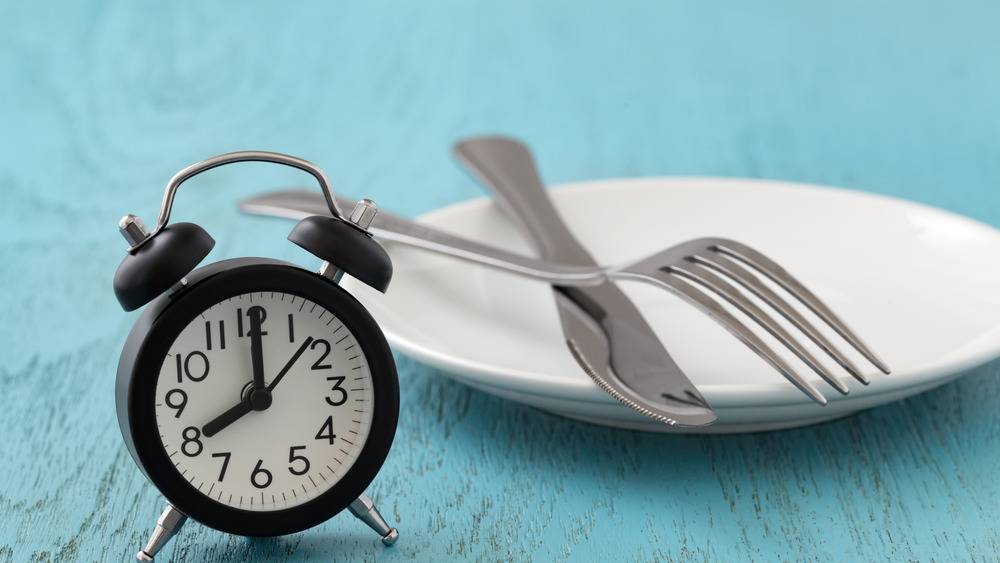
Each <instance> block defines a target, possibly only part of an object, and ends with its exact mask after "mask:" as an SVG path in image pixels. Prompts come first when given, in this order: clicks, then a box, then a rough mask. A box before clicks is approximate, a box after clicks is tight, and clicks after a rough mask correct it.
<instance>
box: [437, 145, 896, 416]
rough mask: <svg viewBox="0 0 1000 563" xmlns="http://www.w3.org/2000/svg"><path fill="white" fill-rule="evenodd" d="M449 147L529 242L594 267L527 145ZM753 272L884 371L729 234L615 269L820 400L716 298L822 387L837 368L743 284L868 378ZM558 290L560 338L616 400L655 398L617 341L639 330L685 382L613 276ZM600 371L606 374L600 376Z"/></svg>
mask: <svg viewBox="0 0 1000 563" xmlns="http://www.w3.org/2000/svg"><path fill="white" fill-rule="evenodd" d="M454 153H455V155H456V157H457V158H458V160H459V161H460V162H461V163H462V164H464V165H465V166H466V168H467V169H469V170H470V171H471V172H472V174H473V175H474V176H476V177H477V178H478V179H479V180H480V181H481V182H483V184H485V185H486V186H487V187H488V188H490V190H491V191H492V192H493V194H494V196H495V197H496V198H497V200H498V201H499V202H500V203H501V205H502V206H503V207H504V208H505V210H506V211H507V213H508V215H509V216H510V217H511V218H512V219H514V220H515V222H517V223H519V224H520V226H521V228H522V230H523V231H524V232H525V233H527V234H528V235H529V237H530V238H531V239H532V240H533V242H535V244H536V246H537V247H538V250H539V253H540V254H541V255H542V257H543V258H546V259H549V260H553V261H559V262H567V263H571V264H579V265H596V262H595V261H594V259H593V258H592V257H591V256H590V255H589V253H587V251H586V249H585V248H583V246H582V245H580V243H579V242H577V240H576V238H575V237H574V236H573V234H572V232H570V230H569V228H568V227H567V226H566V225H565V224H564V223H563V221H562V219H561V218H560V216H559V214H558V212H557V211H556V209H555V207H554V206H553V205H552V203H551V201H550V200H549V198H548V195H547V193H546V191H545V188H544V186H543V185H542V181H541V179H540V177H539V174H538V171H537V168H536V166H535V163H534V159H533V158H532V156H531V152H530V151H529V150H528V148H527V147H526V146H525V145H524V144H522V143H521V142H519V141H517V140H515V139H510V138H505V137H496V136H486V137H475V138H470V139H466V140H463V141H461V142H459V143H458V144H456V145H455V148H454ZM748 267H749V268H748ZM753 271H756V272H757V273H759V274H762V275H764V276H765V277H767V278H769V279H771V280H772V281H774V282H775V283H777V284H778V285H779V286H780V287H781V288H782V289H784V290H785V292H786V293H788V294H789V295H790V296H792V297H793V298H795V299H797V300H799V301H801V302H802V303H803V304H804V305H805V306H806V307H808V308H809V309H810V310H811V311H812V312H813V313H815V315H816V316H817V317H819V318H820V319H821V320H822V321H823V322H825V323H826V324H828V325H829V326H831V327H832V328H833V329H834V330H835V331H836V332H837V333H838V334H839V335H840V336H841V337H842V338H843V339H844V340H846V341H847V342H848V343H849V344H850V345H851V346H852V347H854V348H855V349H856V350H857V351H859V352H860V353H861V354H862V355H863V356H864V357H865V358H866V359H867V360H868V361H870V362H872V363H873V364H874V365H875V366H876V367H877V368H878V369H879V370H881V371H883V372H885V373H889V368H888V366H887V365H886V364H885V362H883V361H882V360H881V359H879V358H878V356H876V355H875V353H874V352H872V351H871V349H870V348H868V346H866V345H865V344H864V343H863V342H862V341H861V339H860V338H859V337H858V336H857V335H856V334H855V333H854V332H853V331H852V330H851V329H850V328H848V326H847V325H846V323H844V322H843V321H842V320H841V319H839V318H838V317H837V316H836V315H835V314H834V313H833V312H832V311H831V310H830V309H829V307H827V306H826V305H825V304H824V303H823V302H822V301H820V300H819V299H818V298H817V297H816V296H815V295H814V294H813V293H812V292H810V291H809V290H808V289H806V288H805V286H803V285H802V284H801V283H800V282H799V281H798V280H796V279H795V278H794V277H793V276H791V275H790V274H789V273H788V272H787V271H786V270H785V269H784V268H782V267H781V266H779V265H778V264H776V263H775V262H774V261H773V260H770V259H769V258H767V257H766V256H764V255H763V254H761V253H760V252H758V251H756V250H753V249H752V248H750V247H748V246H746V245H744V244H741V243H738V242H736V241H732V240H726V239H719V238H703V239H697V240H693V241H689V242H686V243H683V244H680V245H678V246H675V247H673V248H670V249H668V250H666V251H663V252H660V253H657V254H656V255H654V256H653V257H650V258H649V259H643V260H640V261H638V262H635V263H633V264H630V265H629V266H628V267H626V268H624V269H623V270H622V271H621V272H619V275H621V276H622V277H625V276H626V275H627V274H625V272H642V273H643V274H644V275H647V276H651V277H654V278H656V280H657V281H658V282H659V283H660V284H662V285H663V286H664V287H666V288H667V289H669V290H671V291H673V292H674V293H676V294H677V295H679V296H680V297H682V298H684V299H685V300H687V301H688V302H689V303H691V304H692V305H694V306H696V307H698V308H699V309H701V310H702V311H703V312H705V313H707V314H708V315H709V316H711V317H712V318H713V319H715V320H716V321H717V322H719V323H721V324H722V326H723V327H725V328H726V329H727V330H728V331H729V332H730V333H732V334H733V335H734V336H736V337H737V338H739V339H740V340H741V341H742V342H743V343H744V344H745V345H747V346H748V347H750V348H751V349H752V350H753V351H754V352H756V353H757V354H758V355H759V356H760V357H761V358H763V359H764V360H765V361H767V362H768V363H769V364H771V366H772V367H774V368H775V369H777V370H778V371H779V372H780V373H781V374H782V375H784V376H785V377H786V378H788V379H789V380H790V381H791V382H792V383H794V384H795V385H796V386H797V387H798V388H799V389H800V390H802V391H803V392H804V393H806V394H807V395H809V396H810V397H811V398H812V399H813V400H815V401H816V402H818V403H820V404H825V403H826V399H825V397H823V395H822V393H820V392H819V390H817V389H816V388H815V386H813V385H812V384H810V383H809V382H808V381H807V380H806V379H805V378H803V377H802V376H801V375H799V374H797V373H796V372H795V370H793V369H792V368H791V366H790V365H789V364H788V363H787V362H786V361H785V360H784V359H783V358H782V357H781V356H780V355H778V354H777V353H775V352H774V351H773V350H772V349H771V348H770V347H769V346H768V345H766V344H765V343H764V342H763V341H762V340H761V339H760V338H758V337H757V336H756V335H755V334H754V333H753V331H751V330H750V329H749V327H748V326H746V324H745V323H743V322H741V321H739V320H737V319H736V317H734V316H733V315H731V314H729V313H728V312H727V311H726V310H725V309H724V308H722V307H721V306H720V304H719V302H718V301H716V299H721V300H722V301H724V302H727V303H729V304H730V305H731V306H733V307H734V308H736V309H737V310H739V311H740V312H741V313H743V314H744V315H746V316H747V317H749V318H750V319H752V320H753V321H754V322H756V323H757V324H759V325H760V326H761V327H763V328H764V329H765V330H766V331H767V332H769V333H770V334H771V335H772V336H773V337H774V338H775V339H777V340H778V341H779V342H780V343H781V344H782V345H784V346H785V347H786V348H788V349H789V350H791V351H792V352H793V353H794V354H795V355H796V356H798V357H799V359H801V360H802V361H803V362H805V364H806V365H808V366H809V367H810V368H811V369H812V370H813V371H815V372H816V373H817V374H818V375H819V376H820V377H821V378H822V379H823V380H824V381H826V382H827V383H828V384H829V385H831V386H832V387H834V388H835V389H837V391H839V392H841V393H843V394H847V392H848V388H847V386H846V385H845V384H844V383H843V382H841V381H840V380H839V379H838V378H837V376H836V374H834V373H833V372H831V371H830V370H828V369H826V368H825V367H824V366H823V364H822V363H821V362H820V361H819V360H817V359H816V358H815V357H814V356H813V354H811V353H810V352H809V351H808V350H807V349H806V347H804V346H803V345H802V343H801V342H800V341H799V340H798V339H797V338H796V337H794V336H793V335H792V334H790V333H789V332H788V331H787V330H785V329H784V328H783V327H782V326H781V324H779V323H778V322H776V321H775V319H774V318H773V314H772V313H768V312H766V311H765V310H764V309H763V308H761V307H760V306H758V305H757V304H755V303H754V301H753V300H751V299H748V298H747V296H746V295H744V293H743V292H741V291H740V290H739V289H738V288H743V290H745V291H746V292H748V293H749V294H752V295H753V296H755V297H756V298H757V299H759V300H760V301H761V302H763V304H764V305H765V306H766V307H768V308H770V309H772V310H773V311H775V312H777V313H779V314H780V315H781V316H783V317H785V318H786V319H787V320H788V321H789V322H790V323H791V324H792V325H793V326H794V327H795V328H796V329H797V330H798V331H800V332H802V333H803V334H804V335H805V336H807V337H808V338H809V339H810V340H812V341H813V342H814V343H815V344H816V345H817V346H819V348H820V349H821V350H822V351H823V352H825V353H826V354H827V355H829V356H830V357H831V358H832V359H833V360H834V361H836V362H837V364H839V365H840V366H841V367H842V368H843V369H844V370H846V371H847V372H848V373H850V374H851V375H852V376H853V377H854V378H855V379H857V380H859V381H861V382H862V383H864V384H868V383H869V379H868V377H867V376H866V375H865V374H864V373H863V372H862V371H861V370H860V369H858V368H857V366H855V365H854V364H853V362H851V361H850V359H849V358H848V357H847V355H845V354H843V353H842V352H841V351H840V350H838V349H837V347H836V346H835V345H834V344H833V343H832V342H830V340H829V339H828V338H826V336H824V335H823V333H822V332H821V331H819V330H818V329H817V328H816V327H815V326H814V325H813V324H812V323H811V322H809V321H808V320H807V319H806V318H805V317H804V316H803V315H802V314H800V313H799V312H798V311H797V310H796V309H795V308H794V307H793V306H791V305H790V304H789V303H788V301H787V300H786V299H784V298H782V297H781V296H779V295H778V293H777V292H775V291H773V290H771V289H770V288H769V287H768V286H767V285H766V284H765V283H762V282H761V280H760V279H759V278H758V277H757V276H756V275H755V274H754V273H752V272H753ZM713 297H714V299H713ZM556 298H557V303H558V305H559V308H560V316H561V319H562V322H563V330H564V332H565V334H566V338H567V344H568V345H569V347H570V349H571V351H572V352H573V356H574V357H575V358H576V359H577V361H578V362H579V363H580V365H581V367H583V369H584V371H586V372H587V373H588V374H589V375H590V376H591V377H592V378H593V379H594V380H595V381H596V382H597V384H598V385H600V386H601V387H602V388H607V387H611V388H612V390H611V391H609V392H612V391H614V392H612V395H615V393H619V394H622V395H624V396H625V397H624V399H626V400H623V399H622V398H619V400H621V401H622V402H623V403H625V404H626V405H629V406H632V405H631V404H629V402H628V401H627V400H636V397H633V396H630V392H631V391H635V392H637V393H638V394H640V395H643V396H645V397H646V398H647V399H655V395H653V396H651V395H650V394H649V393H648V390H647V389H646V388H644V387H643V386H637V385H634V382H635V380H636V377H635V376H634V375H633V374H634V373H636V372H638V371H639V370H640V369H641V368H640V367H638V366H637V361H636V359H635V357H636V356H635V355H634V352H635V350H629V349H626V348H624V346H625V345H622V344H618V342H619V341H628V340H629V339H630V338H634V336H633V335H634V334H635V333H636V332H639V333H642V334H643V337H642V338H641V339H639V342H641V343H643V344H644V345H646V346H648V347H649V350H648V351H647V353H649V354H654V353H655V354H659V355H660V357H661V358H662V362H663V363H664V365H666V366H667V367H668V368H669V369H668V370H666V371H665V372H664V373H663V374H662V377H664V378H672V379H675V378H678V377H680V378H683V379H681V380H680V383H679V385H690V382H689V381H688V380H687V378H684V377H683V374H680V370H679V369H677V368H676V365H675V364H674V363H673V361H672V360H671V359H670V358H669V355H668V354H667V352H666V350H664V349H663V348H662V346H658V350H657V349H656V347H653V346H652V343H653V342H655V343H656V344H657V345H658V344H659V342H658V340H656V339H655V338H653V339H650V338H648V337H646V336H645V335H646V334H647V333H648V332H651V330H650V329H649V327H648V325H646V324H645V323H644V322H641V315H640V316H639V319H638V320H636V315H638V311H637V310H636V309H635V307H634V306H633V305H632V303H631V302H630V301H629V300H628V299H627V298H626V297H625V296H624V295H623V294H621V293H620V292H618V291H617V290H615V289H613V284H611V283H610V282H608V283H606V284H604V285H601V286H593V287H576V288H559V287H556ZM579 309H583V310H584V311H586V313H588V314H589V316H590V317H591V318H592V319H595V320H597V323H598V325H599V328H601V329H603V331H604V337H605V338H604V340H605V341H606V343H607V344H608V345H610V350H608V349H607V347H605V348H604V349H601V347H600V342H598V341H599V340H601V339H599V338H598V339H593V338H592V337H591V336H590V335H589V334H584V333H585V332H590V331H596V330H598V327H597V326H595V325H594V324H593V323H591V324H589V325H587V324H586V323H581V322H578V317H580V315H579ZM622 319H625V321H622ZM623 323H629V326H627V327H625V326H623ZM591 341H593V342H594V344H593V347H591V348H585V347H583V346H582V345H583V343H586V342H591ZM654 350H655V351H654ZM609 352H610V358H609V357H608V354H609ZM630 352H631V353H630ZM591 357H593V358H597V359H599V360H601V361H602V362H601V363H598V364H597V365H595V364H594V362H593V361H591V360H590V358H591ZM604 360H610V366H604V365H602V363H603V361H604ZM602 373H603V374H606V375H607V376H608V377H602ZM606 390H607V389H606ZM632 407H633V408H635V407H634V406H632ZM637 410H638V409H637Z"/></svg>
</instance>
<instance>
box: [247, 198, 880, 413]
mask: <svg viewBox="0 0 1000 563" xmlns="http://www.w3.org/2000/svg"><path fill="white" fill-rule="evenodd" d="M337 200H338V203H339V205H340V207H341V208H345V209H353V207H354V202H352V201H351V200H349V199H347V198H343V197H341V196H337ZM240 209H242V210H243V211H245V212H248V213H256V214H261V215H272V216H280V217H288V218H292V219H301V218H303V217H307V216H309V215H329V214H330V211H329V207H328V206H327V203H326V201H325V200H324V199H323V195H322V194H320V193H317V192H316V191H315V190H283V191H278V192H272V193H268V194H264V195H261V196H256V197H253V198H250V199H246V200H244V201H242V202H240ZM369 231H371V232H372V234H374V235H375V236H377V237H379V238H382V239H385V240H391V241H395V242H399V243H403V244H406V245H409V246H414V247H419V248H423V249H425V250H432V251H434V252H438V253H442V254H446V255H449V256H453V257H456V258H461V259H463V260H468V261H471V262H476V263H478V264H483V265H486V266H490V267H493V268H497V269H501V270H506V271H509V272H513V273H517V274H520V275H523V276H528V277H531V278H535V279H539V280H543V281H546V282H549V283H550V284H556V285H562V286H590V285H599V284H602V283H606V282H608V281H638V282H643V283H647V284H652V285H654V286H657V287H660V288H663V289H666V290H668V291H670V292H671V293H674V294H676V295H678V296H679V297H681V298H682V299H684V300H685V301H687V302H688V303H690V304H692V305H694V306H695V307H697V308H698V309H700V310H701V311H703V312H704V313H706V314H708V315H709V317H711V318H712V319H713V320H715V321H716V322H718V323H720V324H721V325H722V326H723V327H724V328H725V329H726V330H728V331H729V332H730V333H731V334H732V335H733V336H735V337H736V338H738V339H739V340H740V341H741V342H743V344H744V345H746V346H747V347H748V348H750V349H751V350H753V351H754V352H755V353H757V355H759V356H760V357H761V358H762V359H763V360H764V361H766V362H767V363H768V364H770V365H771V366H772V367H774V368H775V369H776V370H777V371H778V372H779V373H781V374H782V375H783V376H784V377H785V378H786V379H788V380H789V381H791V382H792V383H793V384H794V385H795V386H796V387H798V388H799V389H800V390H802V392H804V393H805V394H806V395H808V396H809V397H811V398H812V399H813V400H814V401H816V402H817V403H820V404H826V402H827V401H826V398H825V397H824V396H823V394H822V393H820V391H819V390H818V389H816V387H815V386H814V385H812V384H811V383H810V382H809V381H808V380H807V379H806V378H805V377H803V376H802V375H801V374H799V373H798V372H797V370H795V369H794V368H793V367H792V366H791V365H790V364H789V363H788V362H787V361H786V360H785V359H784V358H783V357H782V356H781V355H780V354H778V353H777V352H776V351H775V350H774V349H773V348H772V347H771V346H769V345H768V344H767V343H766V342H765V341H764V340H763V339H761V338H760V337H759V336H758V335H757V334H756V333H755V332H754V331H753V330H752V329H751V328H750V327H749V326H748V324H747V323H746V322H745V321H743V320H740V319H739V318H737V316H736V315H733V314H732V313H730V312H729V311H728V310H727V309H726V307H725V306H724V305H723V304H722V302H726V303H729V304H730V305H732V306H733V307H734V308H736V309H737V310H738V311H740V312H742V313H743V315H744V316H746V317H748V318H749V319H750V320H751V321H752V322H754V323H756V324H758V325H760V326H761V327H763V328H764V329H765V330H767V331H768V332H769V333H770V334H771V335H773V336H774V337H775V339H776V340H777V341H778V342H779V343H781V344H782V345H783V346H784V347H786V348H787V349H789V350H791V351H792V352H793V353H794V354H795V355H796V356H798V357H799V358H800V359H802V360H803V362H805V363H806V365H808V366H809V367H810V368H812V369H813V370H814V371H816V372H817V373H818V374H819V376H820V377H821V378H822V379H823V380H824V381H826V382H828V383H829V384H830V385H831V386H833V387H834V388H835V389H837V390H838V391H839V392H841V393H843V394H846V393H847V392H848V388H847V386H846V385H844V384H843V382H841V381H840V380H839V379H838V378H837V377H836V375H835V374H834V373H833V372H831V371H830V370H828V369H826V368H825V367H824V366H823V365H822V364H821V363H820V362H819V361H818V360H817V359H816V358H815V357H814V356H813V355H812V354H811V353H810V352H809V351H808V350H807V349H806V347H805V346H804V345H803V344H802V342H801V340H800V339H799V338H796V337H795V336H793V335H792V334H791V333H789V332H788V331H787V330H785V329H784V328H783V327H782V326H781V324H780V323H779V322H778V321H777V319H776V317H775V315H776V314H777V315H780V316H782V317H784V318H786V319H787V320H788V321H789V322H790V323H791V324H792V325H793V326H794V327H795V328H796V329H797V331H798V332H800V333H802V334H803V335H805V336H806V337H807V338H808V339H810V340H812V341H813V342H814V343H815V344H816V345H817V346H818V347H819V348H820V349H821V350H823V351H824V352H825V353H826V354H828V355H829V356H830V357H832V358H833V360H834V361H835V362H836V363H837V364H839V365H840V366H841V367H842V368H843V369H844V370H846V371H847V372H848V373H850V374H851V375H852V376H853V377H854V378H856V379H857V380H858V381H861V382H862V383H865V384H867V383H869V379H868V377H867V376H865V374H864V373H863V372H862V371H861V370H860V369H858V368H857V367H856V366H855V365H854V364H853V363H852V362H851V360H850V359H849V358H848V356H847V355H845V354H844V353H843V352H842V351H840V350H839V349H838V348H837V347H836V346H835V345H834V344H833V343H832V342H830V340H829V339H828V338H827V337H826V336H825V335H824V334H823V332H821V331H820V330H819V329H818V328H817V327H816V326H815V325H814V323H813V322H811V321H809V320H808V319H806V318H805V317H804V316H803V315H802V314H800V313H799V312H798V310H797V309H796V308H795V307H794V306H793V305H792V304H791V303H790V302H789V301H798V302H801V303H802V304H804V305H805V306H806V307H807V308H808V309H809V310H811V311H812V312H813V313H814V314H815V316H816V317H817V318H818V319H819V320H821V322H822V323H823V324H826V325H828V326H830V327H831V328H832V329H833V330H834V331H835V332H836V333H837V334H838V335H840V336H841V337H842V338H843V340H844V341H846V342H847V343H848V344H850V345H851V346H852V347H853V348H854V349H855V350H857V351H858V352H859V353H860V354H861V355H862V356H864V357H865V358H866V359H867V360H868V361H870V362H871V363H872V364H874V365H875V366H876V367H877V368H878V369H879V370H881V371H882V372H884V373H889V367H888V366H887V365H886V363H885V362H884V361H882V360H881V359H880V358H879V357H878V356H877V355H876V354H875V353H874V352H873V351H872V350H871V349H870V348H869V347H868V346H867V345H866V344H865V343H864V342H863V341H862V340H861V338H860V337H858V336H857V334H856V333H855V332H854V331H853V330H851V328H850V327H848V326H847V324H846V323H845V322H844V321H843V320H841V319H840V318H839V317H838V316H837V315H836V314H834V313H833V311H831V310H830V308H829V307H827V306H826V305H825V304H824V303H823V302H822V301H821V300H820V299H819V298H818V297H816V295H815V294H813V293H812V292H811V291H810V290H809V289H807V288H806V287H805V286H804V285H803V284H802V283H801V282H799V281H798V280H797V279H795V277H793V276H792V275H791V274H790V273H788V272H787V271H786V270H785V269H784V268H782V267H781V266H780V265H778V264H777V263H775V262H774V261H773V260H771V259H769V258H767V257H766V256H765V255H764V254H762V253H760V252H758V251H756V250H754V249H752V248H750V247H748V246H747V245H745V244H742V243H739V242H737V241H733V240H729V239H722V238H700V239H696V240H692V241H688V242H685V243H682V244H679V245H677V246H673V247H670V248H667V249H665V250H661V251H659V252H656V253H653V254H651V255H649V256H647V257H644V258H642V259H639V260H636V261H633V262H631V263H628V264H626V265H625V266H620V267H589V266H570V265H565V264H557V263H553V262H549V261H545V260H539V259H535V258H529V257H527V256H524V255H521V254H517V253H513V252H508V251H506V250H501V249H498V248H495V247H492V246H489V245H486V244H482V243H478V242H475V241H471V240H468V239H464V238H462V237H458V236H455V235H451V234H448V233H444V232H441V231H437V230H435V229H431V228H429V227H426V226H424V225H420V224H417V223H415V222H413V221H411V220H409V219H406V218H404V217H400V216H398V215H393V214H391V213H388V212H385V211H379V213H378V215H377V216H376V218H375V221H374V222H373V223H372V225H371V226H370V227H369ZM764 278H766V279H770V280H771V281H772V282H774V283H775V284H777V285H778V286H779V287H780V288H782V290H783V291H784V293H785V294H786V295H787V297H782V296H781V295H779V294H778V292H777V291H774V290H772V289H771V288H769V287H768V285H767V283H766V282H764V281H763V280H764ZM740 288H742V290H741V289H740ZM747 294H750V295H753V296H754V297H756V299H757V300H759V301H760V302H762V304H763V305H764V306H765V307H766V308H768V309H770V310H771V311H772V312H771V313H768V312H767V311H765V309H764V308H762V307H761V306H759V305H757V304H755V303H754V302H753V300H751V299H749V298H748V295H747ZM789 298H790V299H789Z"/></svg>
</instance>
